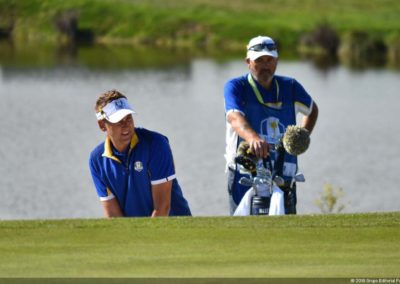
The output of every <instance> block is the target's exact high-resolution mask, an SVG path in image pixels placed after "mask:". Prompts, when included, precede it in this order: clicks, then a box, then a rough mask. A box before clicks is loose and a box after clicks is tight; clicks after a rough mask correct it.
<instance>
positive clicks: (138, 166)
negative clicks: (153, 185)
mask: <svg viewBox="0 0 400 284" xmlns="http://www.w3.org/2000/svg"><path fill="white" fill-rule="evenodd" d="M134 168H135V171H137V172H139V173H140V172H141V171H142V170H143V164H142V162H141V161H136V162H135V167H134Z"/></svg>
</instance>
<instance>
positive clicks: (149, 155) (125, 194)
mask: <svg viewBox="0 0 400 284" xmlns="http://www.w3.org/2000/svg"><path fill="white" fill-rule="evenodd" d="M89 167H90V171H91V174H92V178H93V182H94V185H95V187H96V190H97V194H98V196H99V197H100V200H102V201H106V200H110V199H113V198H117V200H118V203H119V205H120V207H121V210H122V212H123V214H124V216H130V217H140V216H143V217H144V216H151V214H152V212H153V210H154V206H153V197H152V190H151V186H152V185H156V184H160V183H164V182H167V181H170V180H172V191H171V209H170V216H191V212H190V209H189V205H188V203H187V201H186V199H185V198H184V196H183V194H182V190H181V188H180V186H179V183H178V181H177V179H176V176H175V167H174V163H173V157H172V152H171V148H170V146H169V143H168V139H167V138H166V137H165V136H163V135H161V134H159V133H156V132H153V131H149V130H147V129H144V128H135V135H134V136H133V137H132V140H131V144H130V147H129V148H128V149H127V151H126V152H124V153H119V152H118V151H117V150H116V149H115V148H114V147H113V146H112V143H111V141H110V139H109V138H108V137H107V138H106V141H105V142H103V143H101V144H100V145H98V146H97V147H96V148H95V149H94V150H93V151H92V153H91V154H90V159H89Z"/></svg>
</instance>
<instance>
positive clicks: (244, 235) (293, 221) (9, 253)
mask: <svg viewBox="0 0 400 284" xmlns="http://www.w3.org/2000/svg"><path fill="white" fill-rule="evenodd" d="M399 239H400V213H399V212H397V213H379V214H372V213H371V214H354V215H347V214H343V215H315V216H280V217H244V218H233V217H216V218H211V217H196V218H169V219H168V218H160V219H150V218H125V219H113V220H106V219H104V220H103V219H101V220H79V219H78V220H52V221H40V220H35V221H1V222H0V251H1V258H0V278H1V277H244V278H246V277H399V276H400V272H399V269H398V268H399V267H400V242H399Z"/></svg>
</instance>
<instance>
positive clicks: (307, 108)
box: [293, 80, 313, 116]
mask: <svg viewBox="0 0 400 284" xmlns="http://www.w3.org/2000/svg"><path fill="white" fill-rule="evenodd" d="M293 88H294V106H295V112H296V115H297V114H298V113H302V114H303V115H305V116H307V115H309V114H310V113H311V110H312V106H313V100H312V98H311V96H310V95H309V94H308V93H307V91H306V90H305V89H304V87H303V86H302V85H301V84H300V83H299V82H297V81H296V80H294V86H293Z"/></svg>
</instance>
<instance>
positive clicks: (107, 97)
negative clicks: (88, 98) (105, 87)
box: [94, 89, 126, 112]
mask: <svg viewBox="0 0 400 284" xmlns="http://www.w3.org/2000/svg"><path fill="white" fill-rule="evenodd" d="M120 98H125V99H126V96H125V95H124V94H122V93H120V92H119V91H117V90H115V89H114V90H110V91H107V92H105V93H103V94H101V95H100V96H99V98H98V99H97V101H96V105H95V107H94V110H95V111H96V112H99V111H101V109H102V108H103V107H105V106H106V105H107V104H108V103H109V102H112V101H115V100H118V99H120Z"/></svg>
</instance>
